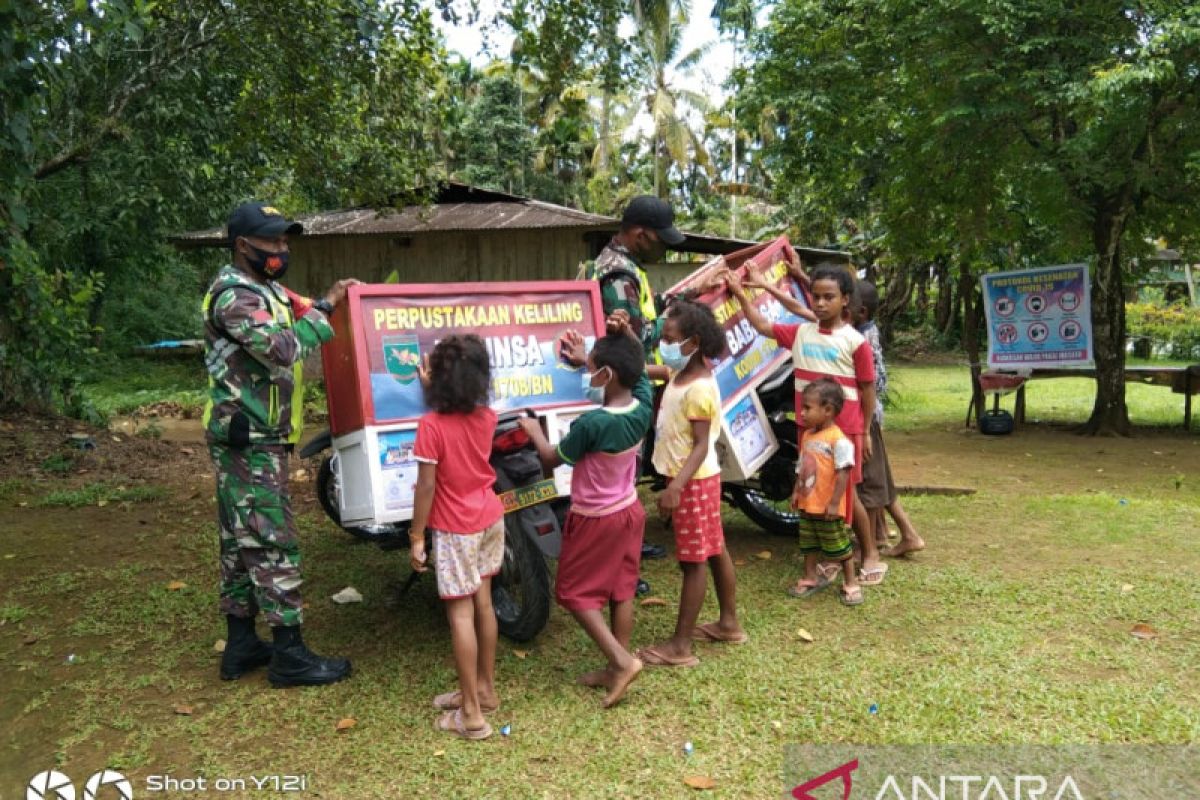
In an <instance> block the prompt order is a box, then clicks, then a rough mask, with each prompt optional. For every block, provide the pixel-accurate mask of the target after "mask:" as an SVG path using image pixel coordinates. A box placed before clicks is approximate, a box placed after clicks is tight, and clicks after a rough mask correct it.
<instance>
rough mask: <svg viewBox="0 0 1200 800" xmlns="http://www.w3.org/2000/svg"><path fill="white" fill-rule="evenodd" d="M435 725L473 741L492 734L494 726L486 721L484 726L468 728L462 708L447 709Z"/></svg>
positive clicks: (440, 729)
mask: <svg viewBox="0 0 1200 800" xmlns="http://www.w3.org/2000/svg"><path fill="white" fill-rule="evenodd" d="M433 727H435V728H437V729H438V730H439V731H444V732H446V733H452V734H454V735H455V736H457V737H459V738H460V739H469V740H470V741H472V742H478V741H481V740H483V739H486V738H488V737H489V736H491V735H492V726H491V725H488V724H487V723H486V722H485V723H483V727H482V728H468V727H467V726H466V725H465V724H464V723H463V716H462V709H461V708H456V709H454V710H453V711H446V712H444V713H443V714H442V715H441V716H439V717H438V718H437V721H436V722H434V723H433Z"/></svg>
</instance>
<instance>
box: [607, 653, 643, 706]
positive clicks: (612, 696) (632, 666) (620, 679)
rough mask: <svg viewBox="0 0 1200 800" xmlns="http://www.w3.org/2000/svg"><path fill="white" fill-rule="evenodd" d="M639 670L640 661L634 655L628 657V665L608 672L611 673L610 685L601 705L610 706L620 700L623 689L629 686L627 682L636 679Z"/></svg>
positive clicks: (640, 668) (640, 669)
mask: <svg viewBox="0 0 1200 800" xmlns="http://www.w3.org/2000/svg"><path fill="white" fill-rule="evenodd" d="M641 671H642V662H641V661H640V660H639V659H638V658H636V657H634V658H631V659H630V661H629V666H628V667H626V668H625V669H622V670H617V671H615V672H612V673H610V674H611V675H612V686H611V688H610V689H609V690H608V694H606V695H604V700H603V702H602V703H601V705H603V706H604V707H605V708H612V707H613V706H615V705H616V704H617V703H619V702H621V698H622V697H624V696H625V691H626V690H627V689H628V688H629V684H631V683H633V682H634V681H635V680H636V679H637V676H638V673H640V672H641Z"/></svg>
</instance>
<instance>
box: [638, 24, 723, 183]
mask: <svg viewBox="0 0 1200 800" xmlns="http://www.w3.org/2000/svg"><path fill="white" fill-rule="evenodd" d="M653 19H654V18H653V17H647V23H648V24H644V25H643V26H642V28H641V31H640V34H639V38H640V41H641V44H642V52H641V54H640V55H641V59H640V61H641V64H640V66H641V70H640V71H641V73H642V81H643V83H642V88H641V90H640V95H641V103H642V106H643V108H644V109H645V111H646V113H647V114H649V115H650V119H651V125H652V128H653V131H652V134H651V149H652V152H653V154H654V160H655V168H654V193H655V194H656V195H658V196H659V197H662V198H666V197H667V195H668V194H669V189H670V186H669V184H668V176H669V174H670V170H671V167H673V166H675V165H679V164H683V163H684V162H686V161H687V160H688V159H689V157H690V158H691V159H693V160H694V161H695V162H696V163H697V164H699V165H700V166H702V167H704V168H705V169H709V168H711V162H710V159H709V157H708V151H707V150H705V148H704V143H703V141H702V138H701V135H700V134H699V133H697V131H696V130H695V128H694V127H693V119H691V118H690V114H691V113H694V114H695V115H698V116H699V117H701V118H703V116H704V114H705V113H707V112H708V110H709V106H710V103H709V101H708V98H707V97H705V96H704V95H702V94H700V93H699V92H694V91H692V90H690V89H685V88H683V87H680V86H678V85H676V84H675V81H674V77H675V76H676V75H679V74H687V73H688V72H690V71H692V70H693V69H694V68H695V67H696V66H697V65H698V64H699V63H700V62H701V61H702V60H703V59H704V57H705V55H707V53H708V51H709V50H710V49H711V45H708V44H705V45H702V46H700V47H697V48H695V49H694V50H692V51H690V52H688V53H686V54H684V55H682V56H680V54H679V50H680V43H681V39H682V36H683V28H684V23H685V19H684V18H683V17H682V16H679V15H676V16H674V17H673V18H672V19H670V21H669V22H668V23H667V24H666V25H665V26H662V27H659V26H658V25H656V24H654V23H653V22H652V20H653ZM697 121H699V120H697Z"/></svg>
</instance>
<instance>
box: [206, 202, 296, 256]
mask: <svg viewBox="0 0 1200 800" xmlns="http://www.w3.org/2000/svg"><path fill="white" fill-rule="evenodd" d="M225 230H226V232H227V233H228V234H229V244H230V245H231V246H232V245H233V243H234V242H236V241H237V238H238V237H239V236H262V237H264V238H267V239H273V238H275V237H276V236H279V235H280V234H283V233H288V234H300V233H304V226H303V225H301V224H300V223H299V222H293V221H292V220H290V219H288V218H287V217H285V216H283V214H281V213H280V212H279V209H277V208H272V207H271V206H268V205H265V204H263V203H242V204H241V205H240V206H238V207H237V208H235V209H234V210H233V213H232V214H230V215H229V222H228V223H226V225H225Z"/></svg>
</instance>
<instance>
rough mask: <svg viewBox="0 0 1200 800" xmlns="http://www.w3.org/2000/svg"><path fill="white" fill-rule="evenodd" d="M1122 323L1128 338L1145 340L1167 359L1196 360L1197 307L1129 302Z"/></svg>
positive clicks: (1199, 352)
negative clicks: (1163, 353) (1126, 330)
mask: <svg viewBox="0 0 1200 800" xmlns="http://www.w3.org/2000/svg"><path fill="white" fill-rule="evenodd" d="M1125 323H1126V325H1127V326H1128V329H1129V336H1130V338H1132V339H1135V340H1136V339H1145V340H1148V341H1149V342H1150V344H1151V347H1152V349H1153V350H1154V351H1155V352H1158V351H1160V350H1162V351H1165V354H1166V355H1167V356H1168V357H1170V358H1178V359H1185V360H1192V361H1194V360H1196V359H1200V308H1191V307H1188V306H1167V307H1165V308H1163V307H1161V306H1155V305H1151V304H1148V303H1129V304H1127V305H1126V306H1125Z"/></svg>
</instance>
